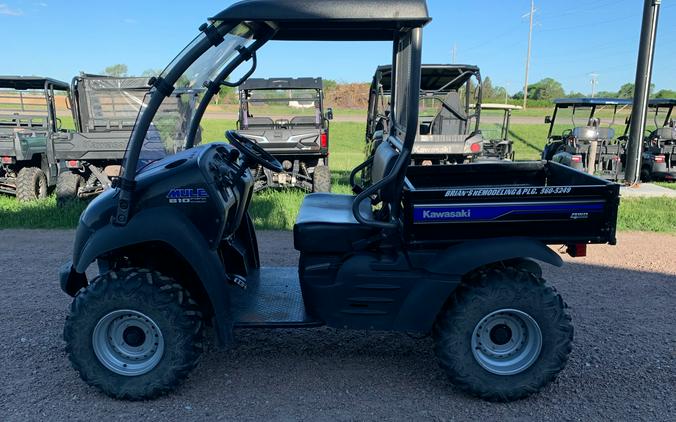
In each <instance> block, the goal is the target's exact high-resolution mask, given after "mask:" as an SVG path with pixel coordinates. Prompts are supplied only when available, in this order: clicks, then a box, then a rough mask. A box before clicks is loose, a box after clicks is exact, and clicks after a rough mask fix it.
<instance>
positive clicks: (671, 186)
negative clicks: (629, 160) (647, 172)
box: [655, 182, 676, 190]
mask: <svg viewBox="0 0 676 422" xmlns="http://www.w3.org/2000/svg"><path fill="white" fill-rule="evenodd" d="M655 184H656V185H658V186H662V187H663V188H669V189H674V190H676V182H655Z"/></svg>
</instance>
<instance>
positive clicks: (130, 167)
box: [113, 23, 237, 225]
mask: <svg viewBox="0 0 676 422" xmlns="http://www.w3.org/2000/svg"><path fill="white" fill-rule="evenodd" d="M236 26H237V24H235V23H230V24H222V25H219V26H215V25H214V24H206V23H205V24H202V26H200V28H199V29H200V31H201V32H203V33H204V35H205V37H204V38H202V39H201V40H199V42H197V44H195V45H194V46H192V47H191V48H190V50H189V51H187V52H186V54H185V55H183V57H181V58H180V59H179V61H178V62H177V63H176V65H175V66H173V67H172V68H171V69H170V70H169V73H167V75H166V77H164V78H162V77H156V78H151V80H150V83H151V85H152V86H153V88H152V89H151V91H150V94H151V96H150V101H148V105H147V107H146V109H145V110H144V111H143V113H142V114H141V116H140V117H139V120H138V123H137V124H136V126H135V127H134V130H133V132H132V134H131V139H130V141H129V147H128V148H127V150H128V154H129V155H128V156H127V158H126V160H125V162H124V167H123V173H122V176H120V177H119V178H117V179H116V183H115V186H114V187H119V188H120V197H119V199H118V202H117V212H116V214H115V217H114V219H113V224H115V225H125V224H127V221H128V220H129V211H130V208H131V200H132V192H133V191H134V188H135V186H136V181H135V180H134V179H135V176H136V164H137V162H138V158H139V155H140V153H141V147H142V146H143V140H144V139H145V134H146V132H147V131H148V128H149V127H150V123H151V122H152V119H153V118H154V117H155V113H157V110H158V109H159V108H160V106H161V105H162V102H163V101H164V99H165V98H166V97H168V96H169V95H171V93H172V92H173V91H174V84H175V83H176V81H177V80H178V79H179V78H180V77H181V75H182V74H183V72H185V71H186V69H188V68H189V67H190V65H191V64H193V63H194V62H195V60H197V59H198V58H199V57H200V56H201V55H202V54H204V53H205V52H206V51H207V50H209V49H210V48H211V47H215V46H217V45H219V44H220V43H221V42H223V39H224V38H225V35H226V34H228V33H229V32H230V31H231V30H232V29H234V28H235V27H236Z"/></svg>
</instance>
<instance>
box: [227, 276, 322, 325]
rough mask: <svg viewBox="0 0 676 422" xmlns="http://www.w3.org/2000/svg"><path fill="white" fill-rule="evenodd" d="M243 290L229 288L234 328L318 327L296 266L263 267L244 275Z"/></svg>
mask: <svg viewBox="0 0 676 422" xmlns="http://www.w3.org/2000/svg"><path fill="white" fill-rule="evenodd" d="M246 284H247V288H246V290H240V289H231V290H230V292H231V295H232V309H233V315H234V319H235V327H236V328H302V327H319V326H322V325H324V322H323V321H321V320H319V319H316V318H314V317H312V316H310V315H309V314H308V313H307V311H306V309H305V304H304V303H303V295H302V293H301V289H300V282H299V281H298V269H297V268H296V267H264V268H261V269H260V270H255V271H252V272H251V274H250V275H248V276H247V277H246Z"/></svg>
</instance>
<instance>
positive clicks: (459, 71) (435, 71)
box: [376, 64, 479, 92]
mask: <svg viewBox="0 0 676 422" xmlns="http://www.w3.org/2000/svg"><path fill="white" fill-rule="evenodd" d="M376 73H380V75H381V76H380V84H381V85H382V87H383V91H385V92H389V91H391V89H392V86H391V85H392V65H384V66H379V67H378V69H377V70H376ZM477 73H479V68H478V67H477V66H474V65H468V64H423V65H422V66H421V75H420V91H421V92H437V91H439V90H441V89H442V88H443V90H442V91H441V92H448V91H451V90H457V89H458V88H460V87H461V86H463V85H464V84H465V83H466V82H467V81H468V80H469V79H470V78H471V77H472V75H474V74H477ZM451 82H452V83H451Z"/></svg>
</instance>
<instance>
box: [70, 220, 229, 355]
mask: <svg viewBox="0 0 676 422" xmlns="http://www.w3.org/2000/svg"><path fill="white" fill-rule="evenodd" d="M81 224H82V222H81ZM81 229H86V226H85V227H81V228H78V232H80V230H81ZM146 242H163V243H166V244H167V245H169V246H171V247H172V248H173V249H174V250H175V251H176V252H177V253H179V254H180V255H181V256H182V257H183V258H184V259H185V261H186V262H187V263H189V264H190V266H191V267H192V269H193V271H194V272H195V274H197V276H198V277H199V281H200V282H201V283H202V285H203V287H204V290H205V291H206V292H207V294H208V296H209V300H210V302H211V305H212V308H213V311H214V316H215V318H216V323H217V325H218V327H217V328H218V332H219V334H221V339H222V340H224V341H226V342H227V341H228V340H230V339H231V327H232V318H231V314H230V306H229V296H228V295H229V293H228V289H227V278H228V276H227V273H226V271H225V268H224V267H223V263H222V261H221V259H220V258H219V256H218V252H217V250H216V249H212V248H210V247H209V246H210V245H209V244H208V242H207V241H206V240H205V239H204V238H203V237H202V236H201V235H200V232H199V231H198V230H197V229H196V228H195V226H194V225H193V224H192V223H191V222H190V221H189V220H187V219H186V218H185V216H184V215H183V214H182V213H181V212H180V211H179V210H176V209H175V208H171V207H158V208H151V209H148V210H142V211H140V212H138V213H137V214H135V215H134V217H133V218H132V219H131V220H130V221H129V223H128V224H127V225H125V226H116V225H113V224H107V225H105V226H103V227H101V228H99V229H98V230H96V231H93V232H92V233H91V235H90V236H89V237H88V238H87V239H86V240H85V241H84V242H83V243H84V244H82V245H81V246H80V250H77V249H76V250H75V251H74V260H73V270H74V271H75V272H76V273H80V274H81V273H84V272H85V270H86V269H87V267H88V266H89V265H90V264H91V263H92V262H94V260H96V259H97V258H98V257H100V256H102V255H105V254H107V253H110V252H113V251H115V250H118V249H120V248H124V247H127V246H133V245H135V244H141V243H146ZM76 248H77V242H76Z"/></svg>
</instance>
